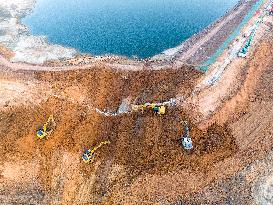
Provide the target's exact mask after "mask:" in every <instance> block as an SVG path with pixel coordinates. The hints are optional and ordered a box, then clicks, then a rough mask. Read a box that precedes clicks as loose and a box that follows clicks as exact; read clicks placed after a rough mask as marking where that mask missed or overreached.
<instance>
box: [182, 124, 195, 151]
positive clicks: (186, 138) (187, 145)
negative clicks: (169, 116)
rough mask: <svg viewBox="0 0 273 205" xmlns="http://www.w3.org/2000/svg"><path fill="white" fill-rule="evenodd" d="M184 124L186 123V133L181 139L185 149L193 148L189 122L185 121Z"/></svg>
mask: <svg viewBox="0 0 273 205" xmlns="http://www.w3.org/2000/svg"><path fill="white" fill-rule="evenodd" d="M182 124H184V134H183V136H182V139H181V141H182V145H183V147H184V149H185V150H191V149H193V145H192V140H191V137H190V129H189V126H188V122H187V121H183V122H182Z"/></svg>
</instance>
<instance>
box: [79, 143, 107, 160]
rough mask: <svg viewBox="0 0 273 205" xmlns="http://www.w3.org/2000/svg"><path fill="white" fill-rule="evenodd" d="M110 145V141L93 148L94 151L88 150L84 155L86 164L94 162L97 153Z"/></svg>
mask: <svg viewBox="0 0 273 205" xmlns="http://www.w3.org/2000/svg"><path fill="white" fill-rule="evenodd" d="M106 144H110V141H104V142H101V143H100V144H99V145H98V146H95V147H93V149H89V150H86V151H85V152H84V154H83V155H82V159H83V161H84V162H85V163H89V162H91V163H92V162H93V161H94V158H95V152H96V151H97V149H99V148H100V147H102V146H103V145H106Z"/></svg>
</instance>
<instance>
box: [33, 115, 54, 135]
mask: <svg viewBox="0 0 273 205" xmlns="http://www.w3.org/2000/svg"><path fill="white" fill-rule="evenodd" d="M54 126H55V121H54V118H53V115H50V116H49V118H48V120H47V122H46V123H45V124H44V125H43V126H42V127H41V128H39V129H38V131H37V133H36V136H37V137H38V138H39V139H43V138H45V137H47V136H49V135H50V134H51V132H52V131H53V127H54Z"/></svg>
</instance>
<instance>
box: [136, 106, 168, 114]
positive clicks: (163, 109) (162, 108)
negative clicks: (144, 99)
mask: <svg viewBox="0 0 273 205" xmlns="http://www.w3.org/2000/svg"><path fill="white" fill-rule="evenodd" d="M147 109H152V110H153V112H154V113H156V114H159V115H164V114H165V113H166V106H165V105H163V104H162V103H145V104H142V105H132V110H133V111H135V112H138V111H141V112H142V113H143V112H144V111H145V110H147Z"/></svg>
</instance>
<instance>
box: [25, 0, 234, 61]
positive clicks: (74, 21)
mask: <svg viewBox="0 0 273 205" xmlns="http://www.w3.org/2000/svg"><path fill="white" fill-rule="evenodd" d="M237 2H238V0H38V1H37V4H36V7H35V9H34V10H33V12H32V13H31V14H30V15H28V16H26V17H25V18H24V19H23V23H24V24H25V25H27V26H28V27H29V28H30V30H31V33H32V34H34V35H46V36H48V39H49V41H50V42H52V43H55V44H62V45H65V46H69V47H74V48H76V49H78V50H79V51H81V52H84V53H91V54H94V55H103V54H109V53H111V54H118V55H125V56H128V57H132V56H138V57H140V58H146V57H151V56H153V55H156V54H158V53H160V52H162V51H164V50H166V49H168V48H172V47H175V46H177V45H179V44H180V43H182V42H183V41H185V40H186V39H188V38H189V37H191V36H192V35H193V34H195V33H198V32H199V31H201V30H202V29H204V28H205V27H207V26H208V25H209V24H210V23H212V22H214V21H215V20H216V19H217V18H219V17H220V16H222V15H224V14H225V12H226V11H228V10H230V9H231V8H232V7H233V6H234V5H235V4H236V3H237Z"/></svg>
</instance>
